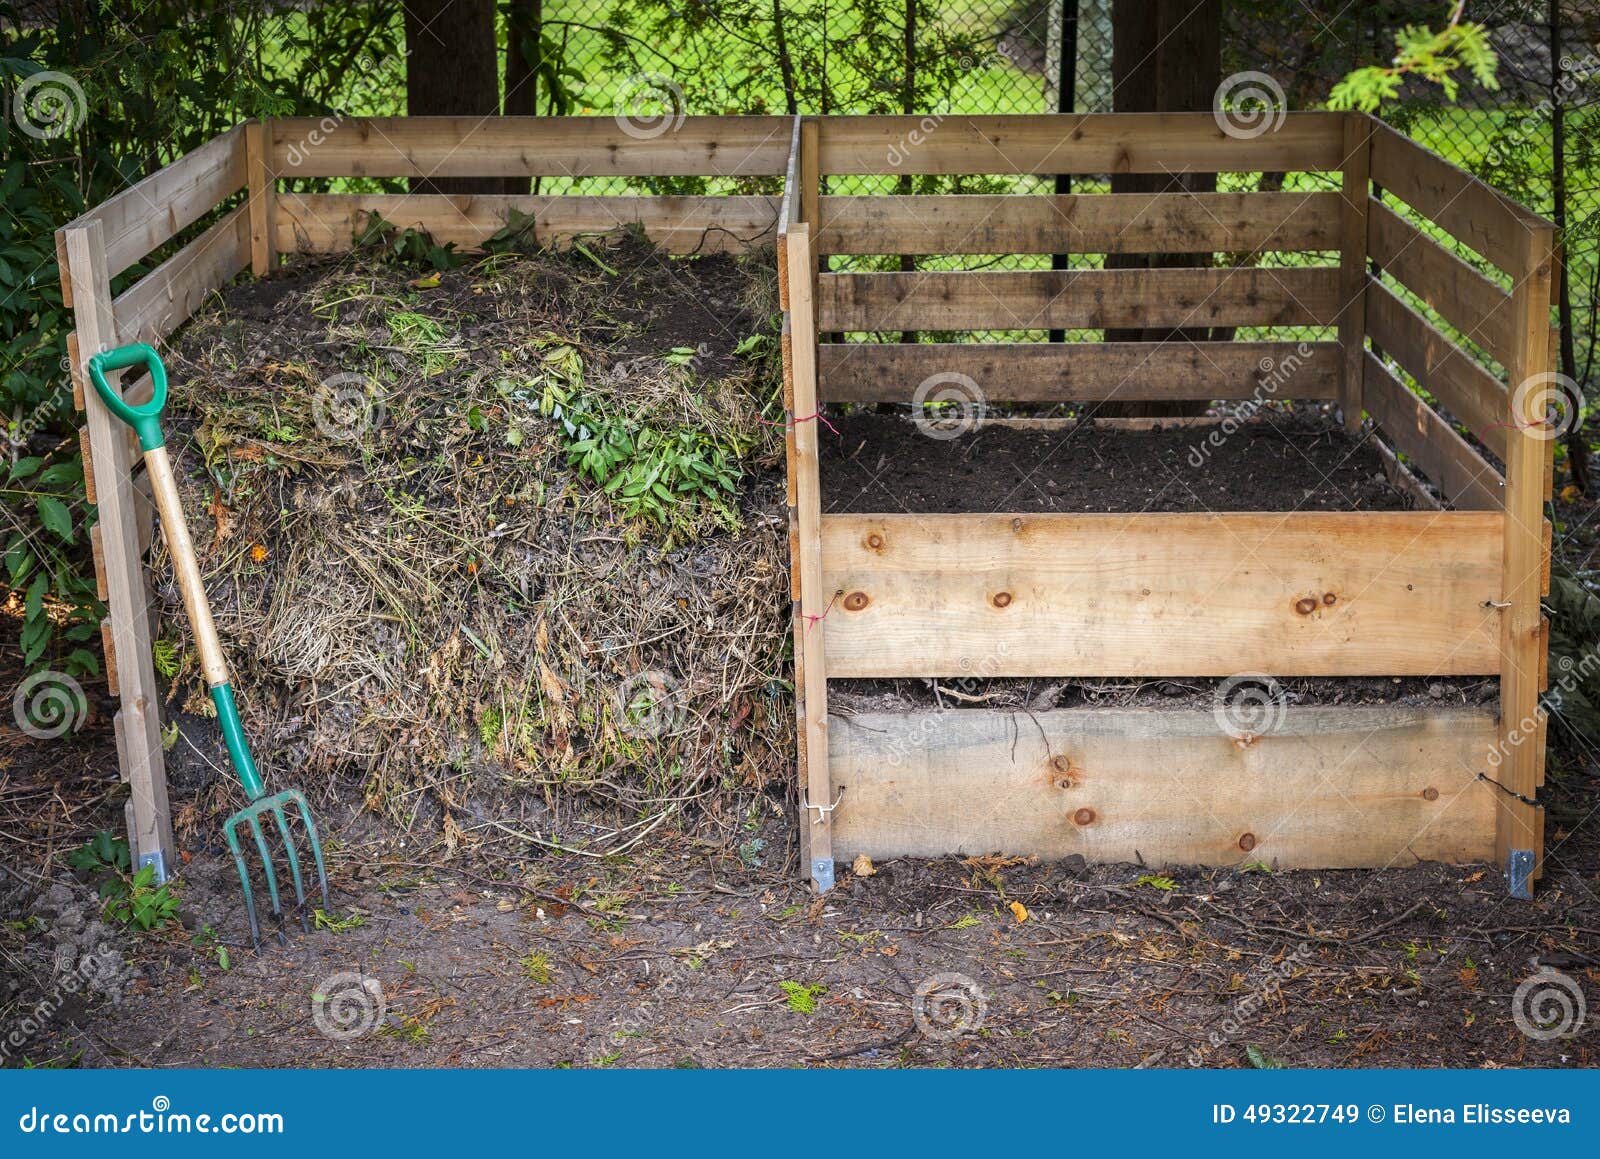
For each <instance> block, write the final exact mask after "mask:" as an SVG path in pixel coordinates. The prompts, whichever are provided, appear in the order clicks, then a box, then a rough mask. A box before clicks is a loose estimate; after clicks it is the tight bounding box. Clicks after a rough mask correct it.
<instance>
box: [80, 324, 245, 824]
mask: <svg viewBox="0 0 1600 1159" xmlns="http://www.w3.org/2000/svg"><path fill="white" fill-rule="evenodd" d="M134 366H143V367H145V368H146V369H148V370H149V371H150V383H151V386H152V388H153V389H152V392H151V395H150V400H149V401H148V402H144V403H141V404H139V405H138V406H132V405H130V404H129V403H128V402H126V401H125V400H124V399H123V398H122V395H121V394H120V393H118V391H117V390H116V389H115V388H114V387H112V385H111V384H110V383H109V382H107V381H106V373H107V372H108V371H111V372H115V371H118V370H127V369H129V368H130V367H134ZM89 378H90V380H91V381H92V382H93V383H94V389H95V393H96V394H98V395H99V396H100V401H101V402H103V403H105V404H106V409H108V410H109V411H111V413H112V414H114V415H116V416H117V417H118V418H119V419H121V420H122V421H123V422H125V423H127V424H128V425H129V426H130V427H132V428H133V433H134V434H135V435H137V436H138V438H139V446H140V448H141V449H142V450H143V451H144V465H145V470H146V471H148V472H149V475H150V484H151V489H152V490H153V492H154V493H155V500H156V510H157V511H158V512H159V513H160V515H161V531H162V534H163V535H164V536H165V537H166V540H167V548H168V550H169V551H170V552H171V553H172V566H173V569H174V570H175V571H176V572H177V574H178V589H179V590H180V591H181V592H182V593H183V604H184V608H185V609H186V610H187V611H188V613H189V623H190V624H192V625H193V627H194V637H195V643H196V644H197V645H198V646H199V648H200V671H201V672H202V673H203V674H204V676H205V679H206V684H207V685H209V686H210V688H211V700H212V702H213V703H214V704H215V705H216V706H217V719H218V721H219V722H220V723H221V725H222V739H223V741H224V742H225V743H226V744H227V746H228V756H229V757H230V758H231V759H232V761H233V771H234V772H235V773H237V774H238V776H239V783H240V784H241V785H243V786H244V791H245V796H247V797H249V798H250V800H252V801H257V800H260V799H261V798H262V797H264V796H266V792H267V790H266V786H265V785H263V784H262V783H261V774H260V773H258V772H256V762H255V759H254V758H253V757H252V756H251V755H250V746H249V744H248V743H246V741H245V739H244V726H243V724H241V723H240V720H239V707H238V705H237V704H235V703H234V699H233V686H232V684H230V683H229V678H228V662H227V660H226V659H224V657H223V655H222V641H221V640H220V639H218V637H217V625H216V623H215V622H214V621H213V620H212V618H211V602H210V601H209V600H207V599H206V589H205V584H203V583H202V582H201V580H200V565H199V563H198V562H197V561H196V559H195V554H194V541H193V540H192V539H190V538H189V525H188V523H186V522H185V521H184V518H183V506H182V504H181V503H180V502H179V500H178V485H177V483H176V482H175V481H174V479H173V477H172V460H171V459H169V458H168V457H167V447H166V439H165V437H164V436H163V435H162V433H161V411H162V408H164V407H165V406H166V405H167V368H166V367H165V366H163V365H162V364H161V356H160V355H159V354H157V353H156V352H155V350H153V349H152V348H151V347H149V346H146V345H144V344H143V343H139V344H137V345H134V346H119V347H117V348H116V349H115V350H108V351H106V352H105V353H103V354H96V355H93V356H92V357H90V359H89Z"/></svg>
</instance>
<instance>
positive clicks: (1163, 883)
mask: <svg viewBox="0 0 1600 1159" xmlns="http://www.w3.org/2000/svg"><path fill="white" fill-rule="evenodd" d="M1133 884H1134V885H1148V886H1149V887H1150V888H1151V889H1159V890H1161V891H1162V892H1163V893H1165V892H1168V891H1170V890H1174V889H1177V888H1178V883H1177V882H1175V881H1173V880H1172V878H1170V877H1160V876H1158V875H1157V874H1154V873H1142V874H1140V875H1139V877H1138V879H1137V880H1135V881H1134V883H1133Z"/></svg>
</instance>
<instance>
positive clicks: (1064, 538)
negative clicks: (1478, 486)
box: [822, 434, 1503, 677]
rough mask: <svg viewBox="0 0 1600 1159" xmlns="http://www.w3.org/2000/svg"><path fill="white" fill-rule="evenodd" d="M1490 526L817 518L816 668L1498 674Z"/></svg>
mask: <svg viewBox="0 0 1600 1159" xmlns="http://www.w3.org/2000/svg"><path fill="white" fill-rule="evenodd" d="M1202 442H1203V439H1202V437H1201V436H1200V435H1199V434H1197V435H1196V446H1197V447H1200V446H1201V444H1202ZM1198 469H1199V470H1204V467H1203V466H1202V467H1200V468H1198ZM1285 502H1286V503H1289V502H1292V496H1286V498H1285ZM1502 518H1503V517H1502V516H1501V515H1500V514H1499V513H1496V512H1465V511H1448V512H1412V511H1402V512H1348V513H1346V512H1293V513H1270V514H1255V513H1228V514H1214V513H1195V514H1165V513H1162V514H1149V513H1141V514H1133V515H1110V514H1088V515H1076V514H1073V515H828V516H824V518H823V521H822V564H823V572H824V576H823V582H824V587H825V589H826V590H827V591H828V592H830V593H835V592H837V593H841V594H839V595H838V596H837V598H836V601H835V603H834V604H833V606H832V609H831V610H830V611H829V613H828V615H827V618H826V619H825V620H824V621H823V624H824V628H825V632H826V635H825V640H826V645H827V655H828V675H829V676H830V677H843V676H851V677H856V676H859V677H888V676H961V675H982V676H1229V675H1234V674H1236V673H1240V672H1267V673H1271V674H1272V675H1275V676H1407V675H1418V676H1425V675H1480V674H1488V673H1494V672H1498V671H1499V667H1500V654H1499V648H1498V639H1499V635H1498V634H1499V628H1500V612H1499V610H1498V609H1496V608H1495V607H1493V606H1492V605H1493V603H1494V602H1495V601H1498V600H1499V599H1500V591H1501V575H1500V559H1501V542H1500V535H1501V519H1502Z"/></svg>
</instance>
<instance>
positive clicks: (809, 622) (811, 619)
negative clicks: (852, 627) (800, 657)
mask: <svg viewBox="0 0 1600 1159" xmlns="http://www.w3.org/2000/svg"><path fill="white" fill-rule="evenodd" d="M823 421H824V422H826V421H827V420H826V419H824V420H823ZM838 600H839V593H838V592H834V593H833V599H831V600H829V601H828V606H827V607H825V608H823V609H822V614H821V615H820V616H807V615H806V614H805V613H804V612H801V613H800V615H801V617H802V618H803V619H804V620H805V621H806V631H808V632H809V631H810V630H811V629H812V628H815V627H816V626H817V625H818V624H820V623H821V622H822V621H823V620H826V619H827V618H828V613H829V612H831V611H833V605H834V604H836V603H837V602H838Z"/></svg>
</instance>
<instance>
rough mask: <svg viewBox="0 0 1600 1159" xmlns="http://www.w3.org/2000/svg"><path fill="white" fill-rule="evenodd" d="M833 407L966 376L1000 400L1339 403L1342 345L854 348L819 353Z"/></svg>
mask: <svg viewBox="0 0 1600 1159" xmlns="http://www.w3.org/2000/svg"><path fill="white" fill-rule="evenodd" d="M818 366H819V369H818V375H819V378H820V380H821V381H820V390H821V394H822V398H823V400H824V401H825V402H910V401H912V398H913V396H914V395H915V393H916V390H917V387H918V386H919V385H921V384H922V383H923V382H925V381H927V380H928V379H929V378H930V377H932V376H934V375H938V374H946V375H949V374H961V375H965V376H967V377H968V378H970V379H972V380H973V381H974V382H976V383H977V384H978V388H979V390H981V391H982V392H983V397H984V398H985V399H987V400H989V401H991V402H1088V401H1098V400H1102V399H1117V400H1120V401H1124V402H1144V401H1156V400H1165V399H1207V400H1209V399H1253V398H1260V399H1263V400H1265V399H1271V398H1280V399H1283V398H1298V399H1331V398H1334V397H1336V396H1337V394H1338V382H1337V378H1338V374H1339V345H1338V343H1336V342H1302V343H1295V342H1199V343H1196V342H1186V341H1182V340H1178V341H1173V342H1011V343H990V342H970V343H958V342H938V343H934V342H908V343H879V342H850V343H824V344H823V345H821V346H820V347H818Z"/></svg>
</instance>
